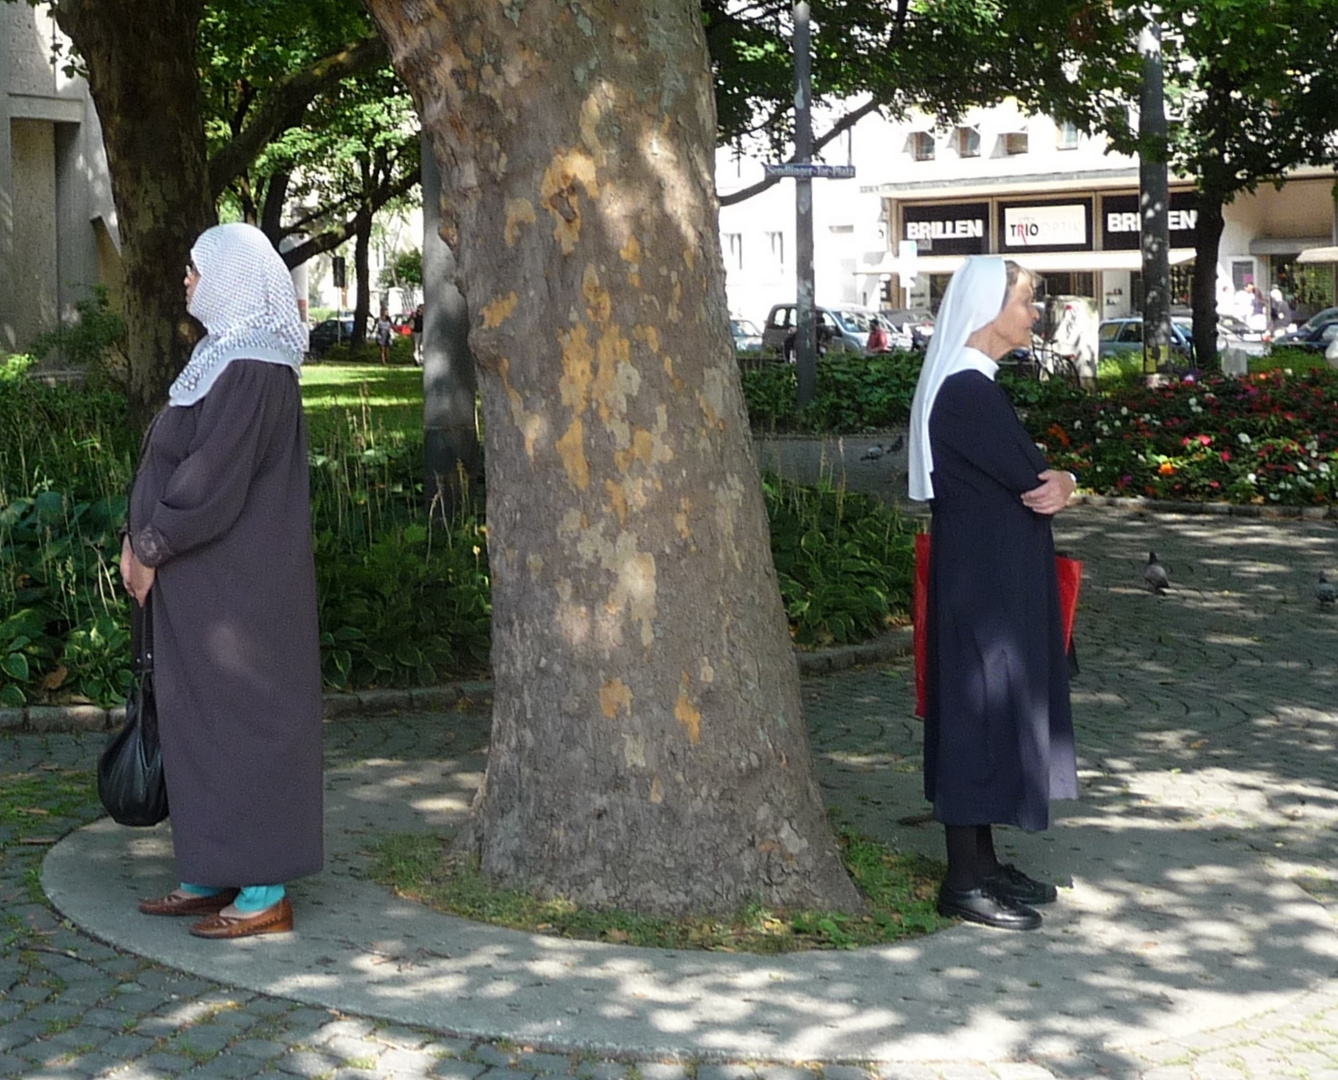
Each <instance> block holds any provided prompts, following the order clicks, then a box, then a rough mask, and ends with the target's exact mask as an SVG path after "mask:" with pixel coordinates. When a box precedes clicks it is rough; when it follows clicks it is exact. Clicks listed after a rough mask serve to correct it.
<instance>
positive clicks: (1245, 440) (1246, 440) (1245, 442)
mask: <svg viewBox="0 0 1338 1080" xmlns="http://www.w3.org/2000/svg"><path fill="white" fill-rule="evenodd" d="M1236 439H1237V440H1238V441H1239V442H1240V444H1241V446H1249V445H1250V437H1249V436H1248V435H1246V434H1245V432H1243V431H1242V432H1241V433H1240V434H1239V435H1237V436H1236Z"/></svg>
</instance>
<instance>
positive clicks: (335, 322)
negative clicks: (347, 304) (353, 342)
mask: <svg viewBox="0 0 1338 1080" xmlns="http://www.w3.org/2000/svg"><path fill="white" fill-rule="evenodd" d="M352 336H353V316H352V315H343V316H340V317H339V318H337V319H326V320H325V321H324V322H319V323H317V324H316V325H315V326H313V327H312V328H311V333H310V334H309V335H307V355H308V356H320V355H321V354H322V353H324V352H325V351H326V350H327V349H328V348H330V346H331V345H338V344H339V343H340V342H341V341H347V340H348V339H349V338H351V337H352Z"/></svg>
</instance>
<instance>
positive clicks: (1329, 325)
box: [1273, 307, 1338, 352]
mask: <svg viewBox="0 0 1338 1080" xmlns="http://www.w3.org/2000/svg"><path fill="white" fill-rule="evenodd" d="M1335 326H1338V307H1331V308H1325V309H1324V310H1323V311H1321V312H1319V313H1318V314H1315V315H1312V316H1311V317H1310V318H1308V319H1307V320H1306V321H1305V322H1303V323H1302V324H1301V325H1300V326H1298V327H1297V328H1296V329H1295V330H1291V331H1288V332H1287V333H1285V334H1279V335H1278V336H1277V337H1275V338H1274V339H1273V345H1274V346H1275V347H1284V348H1292V349H1305V350H1307V351H1308V352H1323V351H1324V350H1325V349H1326V348H1328V346H1329V342H1331V341H1333V340H1334V337H1335V332H1334V331H1333V327H1335Z"/></svg>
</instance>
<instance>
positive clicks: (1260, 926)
mask: <svg viewBox="0 0 1338 1080" xmlns="http://www.w3.org/2000/svg"><path fill="white" fill-rule="evenodd" d="M1057 531H1058V533H1059V535H1060V541H1061V546H1063V547H1064V548H1066V549H1067V550H1069V551H1071V552H1073V553H1074V554H1076V555H1078V556H1079V557H1081V558H1083V559H1084V560H1086V564H1087V577H1086V581H1085V584H1084V594H1083V598H1082V608H1081V611H1080V615H1079V623H1078V627H1077V629H1076V633H1075V639H1076V641H1077V645H1078V649H1079V655H1080V660H1081V663H1082V669H1083V670H1082V675H1081V676H1080V677H1079V679H1078V680H1077V681H1076V682H1075V684H1074V705H1075V718H1076V722H1077V726H1078V738H1079V754H1080V770H1081V772H1080V775H1081V779H1082V785H1083V793H1082V798H1081V799H1080V800H1078V801H1076V802H1074V803H1068V804H1061V805H1060V806H1058V807H1057V810H1058V813H1057V820H1056V822H1055V824H1054V826H1053V828H1052V829H1051V830H1050V831H1049V832H1047V833H1042V834H1037V835H1032V836H1028V835H1025V834H1020V833H1013V832H1009V833H1008V834H1006V839H1005V842H1006V847H1007V849H1008V855H1009V857H1013V858H1016V859H1017V861H1018V862H1019V863H1021V864H1022V865H1023V866H1025V867H1026V868H1027V869H1029V870H1031V871H1033V872H1036V873H1038V874H1044V875H1049V876H1051V877H1052V878H1053V879H1054V880H1056V881H1057V882H1059V883H1061V885H1062V886H1064V888H1063V889H1062V891H1061V895H1060V900H1059V903H1058V904H1056V905H1054V906H1053V907H1052V908H1050V909H1048V910H1047V911H1046V922H1045V926H1044V927H1043V928H1042V929H1041V930H1040V931H1038V932H1035V933H1032V934H1017V935H1009V934H1003V933H999V932H994V931H990V930H986V929H983V928H978V927H972V926H965V925H963V926H957V927H954V928H952V929H950V930H948V931H945V932H943V933H940V934H937V935H934V936H932V937H929V938H925V939H919V940H916V941H913V942H910V943H907V944H904V945H901V946H897V947H890V948H885V949H871V950H863V951H859V952H833V953H817V954H813V953H810V954H798V955H791V956H787V957H779V958H776V957H744V956H739V955H722V954H695V953H657V952H652V951H648V950H635V949H629V948H620V947H616V946H605V945H594V944H587V943H580V942H569V941H564V940H558V939H552V938H545V937H539V936H532V935H525V934H518V933H513V932H509V931H502V930H496V929H490V928H486V927H478V926H475V925H472V924H467V923H463V922H461V921H460V920H455V919H451V918H448V917H446V916H440V915H436V914H434V913H431V912H427V911H424V910H423V909H421V908H418V907H417V906H416V905H412V904H408V903H404V902H401V901H397V900H394V899H393V898H389V897H387V896H386V894H385V892H384V891H383V890H381V889H380V887H378V886H375V885H373V884H370V883H369V882H367V881H366V880H365V879H363V878H362V877H361V872H362V870H363V868H364V867H365V865H366V855H365V854H364V847H365V845H366V844H368V843H369V842H370V838H372V837H374V836H375V835H377V834H380V833H385V832H389V831H400V830H407V829H437V828H440V827H442V826H444V825H448V824H450V823H451V822H453V821H456V820H458V819H459V816H460V815H461V814H463V813H464V812H465V809H466V807H467V805H468V800H469V797H470V795H471V794H472V791H473V788H474V786H475V785H476V784H477V782H478V778H479V776H480V775H481V771H482V755H481V751H482V749H483V746H484V745H485V743H486V716H484V715H483V714H482V713H481V712H472V713H471V712H465V713H459V712H451V713H436V714H417V715H413V716H405V717H382V718H374V719H369V718H363V717H353V716H351V717H345V718H342V719H339V720H335V721H332V722H331V723H330V724H328V725H327V731H328V764H329V768H328V772H327V776H328V786H327V792H328V794H327V798H328V812H327V836H328V841H329V849H330V858H329V860H328V866H327V869H326V871H325V872H324V873H322V874H321V875H318V876H317V877H314V878H312V879H309V880H308V881H306V882H302V883H300V884H299V885H298V886H297V887H296V888H295V889H294V896H295V906H296V908H297V917H298V930H297V932H296V933H295V934H293V935H289V936H286V937H284V938H269V939H257V940H252V941H243V942H236V943H230V944H227V945H224V946H223V947H222V948H220V947H219V943H213V942H203V941H199V940H197V939H194V938H191V937H189V935H188V934H187V933H186V930H185V925H184V924H176V923H166V925H164V923H165V920H152V919H147V918H145V917H143V916H140V915H138V913H137V912H136V911H135V909H134V900H135V898H136V897H137V896H140V895H147V894H149V893H153V892H157V891H161V890H162V889H163V888H164V887H165V886H166V885H169V884H171V864H170V857H169V852H170V847H169V838H168V836H167V833H166V827H162V828H160V829H158V830H126V829H120V828H117V827H115V826H112V825H110V824H108V823H107V822H105V821H102V822H96V823H94V824H92V825H89V826H87V827H85V828H83V829H80V830H77V831H75V832H73V833H71V834H70V835H69V836H67V837H66V838H65V839H64V840H62V841H61V842H60V843H59V844H57V845H55V846H54V847H53V848H52V850H51V851H50V854H49V855H48V856H47V857H46V859H45V863H44V866H43V871H42V881H43V886H44V888H45V890H46V892H47V894H48V895H49V896H50V898H51V900H52V902H53V903H54V904H55V905H56V907H57V908H58V909H59V910H60V911H61V912H62V913H63V914H64V915H65V916H66V917H67V918H68V919H70V920H71V921H72V922H73V923H74V924H75V925H76V926H78V927H79V928H81V929H82V930H83V931H84V932H85V933H87V934H88V935H91V936H92V938H94V939H98V940H100V941H105V942H109V943H111V944H113V945H115V946H116V947H117V948H119V949H124V950H126V951H127V952H129V953H132V954H135V955H137V956H142V957H147V958H150V959H152V960H154V961H156V962H158V964H161V965H165V966H157V964H146V963H143V962H138V961H134V960H133V958H130V957H126V956H124V955H122V954H118V953H117V952H115V951H114V950H112V949H107V948H105V947H104V946H102V945H99V944H97V942H96V941H94V940H91V939H90V938H89V937H87V936H84V935H83V934H81V933H79V932H76V931H75V930H73V929H70V928H68V927H62V926H61V925H60V924H59V923H57V922H56V921H55V920H53V919H51V918H50V916H49V914H46V909H45V907H44V906H43V905H40V904H37V903H35V902H31V901H29V902H27V903H26V904H20V905H19V906H18V907H17V908H14V907H12V905H11V902H10V901H9V900H7V901H6V912H7V914H12V913H13V911H17V912H18V914H19V917H20V918H24V919H28V920H31V921H33V922H35V924H36V925H37V928H38V929H39V930H41V931H42V933H44V934H46V935H48V936H47V937H45V938H44V939H43V940H44V941H45V942H46V943H47V951H37V952H35V953H33V954H31V955H30V956H29V958H28V961H27V962H26V966H25V964H24V963H18V964H16V962H15V960H14V958H13V956H12V955H11V956H8V957H7V958H6V959H5V960H4V961H3V969H0V985H8V986H10V987H11V990H10V992H9V994H8V996H7V998H6V1000H5V1001H3V1002H0V1020H3V1021H4V1026H3V1027H2V1028H0V1032H2V1033H0V1075H22V1076H39V1075H40V1076H48V1075H50V1076H62V1077H73V1076H95V1075H104V1074H105V1075H109V1076H110V1075H116V1076H118V1077H121V1076H123V1077H132V1078H134V1077H152V1076H177V1075H191V1076H200V1077H209V1076H258V1075H276V1076H278V1075H302V1076H308V1075H309V1076H317V1075H331V1076H362V1077H370V1076H400V1075H403V1076H432V1075H439V1076H451V1077H459V1078H461V1080H474V1078H475V1077H478V1076H481V1075H485V1074H486V1077H487V1078H488V1080H510V1078H512V1077H517V1076H536V1075H542V1074H567V1073H570V1074H572V1075H575V1076H587V1077H590V1078H591V1080H613V1078H616V1077H622V1076H623V1075H624V1073H627V1075H628V1076H632V1077H640V1078H641V1080H680V1078H685V1077H687V1076H688V1075H690V1074H691V1073H692V1072H693V1071H695V1074H696V1077H697V1080H732V1078H734V1077H741V1076H746V1077H752V1076H754V1075H756V1076H761V1077H764V1080H804V1078H805V1077H808V1076H815V1077H816V1076H817V1075H818V1074H819V1070H820V1072H821V1076H822V1077H823V1080H857V1078H858V1077H863V1076H868V1075H870V1074H876V1075H880V1076H882V1077H885V1078H888V1080H894V1078H896V1080H900V1078H906V1080H910V1078H921V1077H924V1078H929V1077H942V1078H948V1077H952V1078H954V1080H955V1078H967V1077H990V1076H993V1077H999V1078H1018V1080H1022V1078H1030V1077H1035V1078H1038V1080H1039V1078H1043V1077H1047V1076H1049V1077H1056V1076H1064V1077H1090V1076H1096V1075H1102V1076H1131V1077H1132V1076H1144V1077H1149V1078H1156V1080H1162V1078H1167V1080H1169V1078H1179V1077H1185V1078H1195V1077H1201V1078H1205V1080H1206V1078H1208V1077H1218V1076H1231V1077H1248V1078H1254V1077H1265V1076H1282V1075H1293V1076H1295V1075H1305V1076H1308V1077H1311V1078H1314V1077H1317V1076H1334V1077H1338V981H1335V980H1334V978H1333V976H1334V973H1335V971H1336V970H1338V937H1336V936H1335V933H1334V924H1333V920H1332V911H1333V905H1334V903H1335V901H1338V887H1335V885H1334V882H1333V878H1332V876H1331V871H1330V867H1331V866H1332V864H1333V861H1334V859H1333V855H1334V850H1333V848H1334V842H1333V835H1334V833H1333V828H1334V825H1335V821H1336V820H1338V799H1336V798H1335V796H1334V791H1335V787H1338V785H1336V784H1335V780H1338V776H1335V773H1338V760H1336V759H1335V754H1334V749H1335V741H1336V737H1338V704H1335V702H1334V689H1335V685H1336V684H1335V667H1336V666H1338V665H1336V664H1335V657H1338V613H1333V612H1322V611H1319V610H1318V609H1317V608H1316V605H1315V604H1314V602H1313V600H1312V599H1311V594H1310V590H1311V588H1312V585H1313V582H1314V580H1315V575H1316V573H1317V572H1318V570H1319V569H1328V570H1330V571H1331V572H1332V571H1334V570H1335V569H1338V547H1336V546H1335V544H1334V540H1335V538H1336V536H1338V534H1336V533H1335V530H1334V526H1333V525H1332V524H1329V523H1309V522H1299V521H1296V522H1267V521H1253V520H1249V519H1237V518H1190V517H1178V516H1149V515H1142V514H1138V513H1126V512H1120V511H1115V510H1110V509H1105V510H1095V509H1086V508H1079V509H1075V510H1072V511H1069V512H1067V513H1066V514H1064V515H1062V516H1061V518H1060V519H1059V520H1058V522H1057ZM1149 548H1155V549H1156V551H1157V552H1158V555H1159V556H1160V558H1161V561H1162V562H1163V563H1165V564H1166V565H1167V566H1168V568H1169V570H1170V573H1171V578H1172V586H1173V588H1172V591H1171V592H1170V593H1169V594H1168V595H1166V596H1163V597H1156V596H1152V595H1150V594H1149V593H1147V592H1146V591H1144V590H1143V589H1142V588H1141V587H1140V585H1141V565H1142V562H1143V561H1144V560H1145V559H1146V553H1147V550H1148V549H1149ZM804 689H805V704H806V710H807V714H808V717H809V720H810V724H811V727H812V730H813V743H814V751H815V755H816V759H817V765H818V769H819V778H820V781H821V783H822V785H823V788H824V790H825V792H826V794H827V796H828V798H829V799H830V801H831V803H832V804H833V806H835V807H836V808H838V810H839V811H840V813H841V814H842V816H843V817H844V819H845V820H847V821H849V822H850V823H852V824H854V825H855V826H856V827H857V828H859V829H861V830H864V831H868V832H872V833H874V834H876V835H880V836H882V837H885V838H886V839H889V840H891V841H892V842H894V843H897V844H900V845H902V846H904V847H909V848H918V849H922V850H925V851H929V852H931V853H933V854H935V855H940V854H941V837H940V831H939V830H938V829H937V827H935V826H933V825H914V824H902V823H901V819H910V820H914V816H915V815H918V814H921V813H923V811H924V810H925V805H924V803H923V800H922V799H921V797H920V792H919V760H918V754H919V747H918V735H919V731H920V726H919V723H918V722H917V721H915V720H913V719H912V718H911V717H910V711H911V702H912V693H911V690H912V688H911V686H910V664H909V661H908V660H906V659H901V660H897V661H892V662H889V663H888V664H886V665H885V666H883V667H880V668H870V669H863V670H860V671H855V672H849V673H843V674H838V675H832V676H826V677H820V678H809V679H806V681H805V686H804ZM99 743H100V737H93V736H89V737H81V736H78V735H48V736H44V737H41V736H20V737H18V738H16V739H8V740H5V741H4V742H3V744H0V773H7V772H14V771H18V770H17V766H20V765H21V766H23V767H26V768H32V767H40V766H41V765H42V764H43V763H46V764H47V765H48V766H50V767H56V766H62V767H63V766H66V765H69V764H79V765H82V766H84V767H87V765H88V764H89V763H91V761H92V758H93V756H94V755H95V753H96V747H97V745H99ZM7 758H8V759H12V760H8V759H7ZM22 854H23V852H14V851H13V849H11V848H7V849H6V852H5V857H6V862H5V866H4V871H5V872H4V877H3V880H0V888H3V889H5V890H6V891H7V893H8V894H9V895H10V896H13V895H15V894H16V893H17V892H19V891H20V889H19V887H18V883H17V881H16V880H15V879H14V878H13V874H14V873H15V869H16V868H14V867H12V866H11V865H10V863H11V860H12V859H13V860H17V859H18V858H19V856H21V855H22ZM44 919H45V921H44ZM11 951H12V950H11ZM169 969H174V970H176V971H180V972H185V973H188V974H186V975H174V974H173V973H172V971H171V970H169ZM127 971H129V972H133V975H132V982H131V983H130V988H129V989H126V988H125V985H124V979H125V978H126V972H127ZM34 976H37V977H34ZM44 979H45V981H47V982H51V981H53V980H54V979H60V980H61V981H63V982H64V983H65V989H64V990H62V991H61V992H59V993H54V994H53V993H51V992H50V991H47V992H46V996H45V997H41V998H39V991H40V990H41V988H42V985H43V981H44ZM219 983H222V984H226V986H228V987H232V988H234V989H225V988H224V987H222V986H219V985H218V984H219ZM118 984H119V985H118ZM174 995H175V996H174ZM295 1003H296V1004H295ZM330 1009H334V1010H337V1011H338V1015H335V1014H332V1013H330V1012H329V1011H328V1010H330ZM350 1014H352V1015H353V1016H354V1017H368V1018H375V1019H376V1020H379V1021H381V1022H383V1026H380V1027H378V1026H377V1024H376V1023H374V1022H372V1021H369V1020H360V1019H350V1018H349V1015H350ZM113 1019H114V1024H113ZM385 1024H388V1026H384V1025H385ZM443 1033H445V1034H443ZM81 1039H82V1040H83V1041H82V1042H80V1041H79V1040H81ZM183 1047H184V1049H183ZM56 1049H60V1050H63V1051H64V1052H65V1053H66V1054H68V1055H70V1056H69V1059H68V1061H66V1062H65V1063H64V1064H54V1063H53V1064H52V1065H50V1066H47V1065H34V1064H33V1062H34V1061H35V1060H36V1061H47V1060H53V1061H54V1059H52V1057H51V1052H52V1051H53V1050H56ZM42 1055H46V1057H43V1056H42ZM614 1059H616V1060H614ZM684 1062H686V1063H687V1064H686V1065H684V1064H683V1063H684ZM740 1062H743V1063H745V1064H739V1063H740ZM765 1062H772V1063H776V1064H774V1065H766V1064H759V1063H765ZM671 1063H672V1064H671ZM99 1066H101V1068H99ZM782 1066H784V1067H782ZM629 1069H630V1070H634V1071H632V1072H628V1070H629ZM24 1070H26V1071H24ZM248 1070H249V1071H248Z"/></svg>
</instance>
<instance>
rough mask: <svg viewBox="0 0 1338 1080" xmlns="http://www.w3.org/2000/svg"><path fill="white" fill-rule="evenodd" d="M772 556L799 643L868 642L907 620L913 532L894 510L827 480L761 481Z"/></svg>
mask: <svg viewBox="0 0 1338 1080" xmlns="http://www.w3.org/2000/svg"><path fill="white" fill-rule="evenodd" d="M762 493H763V496H764V498H765V500H766V505H767V516H768V517H769V518H770V521H771V555H772V559H773V560H774V561H775V564H776V574H777V577H778V579H779V582H780V592H781V600H782V601H783V602H784V604H785V613H786V616H787V617H788V619H789V621H790V628H791V633H792V634H793V636H794V639H795V641H796V643H798V644H800V645H832V644H849V643H851V642H856V641H863V640H865V639H867V638H870V637H873V636H874V635H876V634H879V633H881V632H882V631H884V630H886V629H887V628H888V626H889V625H890V624H892V623H894V622H897V621H904V620H905V618H906V613H907V611H908V610H909V607H910V586H911V574H912V571H913V569H914V558H915V556H914V551H913V546H914V543H915V541H914V539H913V535H914V530H913V529H912V528H911V527H910V525H908V523H907V521H906V519H905V518H904V517H903V516H902V515H901V514H900V513H899V512H898V511H897V510H895V509H893V508H891V507H889V506H886V505H885V504H883V503H881V502H879V501H878V500H877V499H874V498H872V497H870V496H868V495H863V494H860V493H858V492H850V491H846V490H845V489H844V488H842V487H837V486H833V485H832V484H830V483H827V482H825V481H824V482H822V483H820V484H818V485H817V486H816V487H807V486H805V485H802V484H797V483H795V482H794V481H792V480H787V479H784V478H782V477H779V476H773V475H768V476H764V477H763V479H762Z"/></svg>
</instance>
